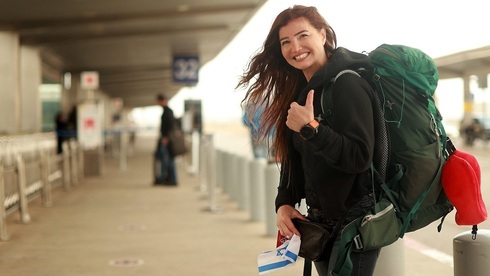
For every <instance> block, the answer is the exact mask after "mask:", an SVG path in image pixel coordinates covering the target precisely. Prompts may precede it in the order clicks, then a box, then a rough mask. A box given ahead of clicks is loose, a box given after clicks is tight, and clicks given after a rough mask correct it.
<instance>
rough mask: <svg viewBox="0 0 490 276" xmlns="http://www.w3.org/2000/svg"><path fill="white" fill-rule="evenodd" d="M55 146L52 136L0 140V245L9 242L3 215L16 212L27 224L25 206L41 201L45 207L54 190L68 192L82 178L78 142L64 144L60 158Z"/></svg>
mask: <svg viewBox="0 0 490 276" xmlns="http://www.w3.org/2000/svg"><path fill="white" fill-rule="evenodd" d="M56 145H57V144H56V134H55V133H39V134H30V135H11V136H0V241H6V240H8V239H9V235H8V232H7V225H6V217H7V215H9V214H11V213H13V212H15V211H19V216H20V221H21V222H22V223H29V222H30V220H31V217H30V214H29V208H28V205H29V202H31V201H33V200H34V199H36V198H38V197H41V198H42V202H43V205H44V206H46V207H49V206H51V205H52V193H51V191H52V190H53V189H54V188H56V187H58V186H62V187H63V188H64V189H65V190H69V189H70V187H71V186H72V185H75V184H78V183H79V181H80V179H81V178H82V175H83V173H82V172H83V165H82V164H81V162H83V157H82V152H81V150H80V147H79V145H78V142H77V141H76V140H74V139H71V140H68V141H65V142H64V143H63V153H62V154H57V153H56ZM58 180H60V181H58Z"/></svg>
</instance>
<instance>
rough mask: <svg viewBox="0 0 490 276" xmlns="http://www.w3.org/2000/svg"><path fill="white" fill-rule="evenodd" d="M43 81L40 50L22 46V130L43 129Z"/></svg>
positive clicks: (24, 131)
mask: <svg viewBox="0 0 490 276" xmlns="http://www.w3.org/2000/svg"><path fill="white" fill-rule="evenodd" d="M41 82H42V74H41V58H40V55H39V50H38V49H37V48H33V47H27V46H22V47H20V131H21V132H23V133H35V132H40V131H41V130H42V124H41V122H42V119H41V118H42V110H41V109H42V105H41V95H40V93H39V86H40V85H41Z"/></svg>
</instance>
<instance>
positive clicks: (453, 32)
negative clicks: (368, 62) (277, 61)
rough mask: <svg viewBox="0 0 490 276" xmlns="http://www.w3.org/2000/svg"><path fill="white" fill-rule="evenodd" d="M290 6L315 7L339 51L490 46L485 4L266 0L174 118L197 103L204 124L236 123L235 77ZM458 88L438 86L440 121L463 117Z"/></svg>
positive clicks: (238, 94) (468, 0) (175, 101)
mask: <svg viewBox="0 0 490 276" xmlns="http://www.w3.org/2000/svg"><path fill="white" fill-rule="evenodd" d="M294 4H301V5H307V6H316V7H317V8H318V10H319V12H320V13H321V14H322V15H323V16H324V17H325V19H326V20H327V22H328V23H329V24H330V25H331V26H332V27H333V29H334V30H335V32H336V34H337V41H338V46H342V47H346V48H348V49H350V50H353V51H358V52H369V51H371V50H373V49H375V48H376V47H377V46H378V45H380V44H383V43H388V44H405V45H408V46H411V47H415V48H419V49H421V50H422V51H424V52H425V53H427V54H428V55H430V56H431V57H433V58H437V57H442V56H445V55H449V54H454V53H457V52H460V51H465V50H471V49H475V48H480V47H484V46H488V45H490V35H488V34H487V33H486V30H487V29H488V27H490V20H488V12H489V11H490V1H486V0H465V1H461V0H458V1H456V0H445V1H444V0H411V1H397V0H370V1H365V0H364V1H363V0H350V1H343V0H335V1H331V0H310V1H291V0H269V1H268V2H266V3H265V4H264V6H263V7H262V8H261V9H260V10H259V11H258V12H257V13H256V14H255V15H254V16H253V17H252V19H251V20H250V21H249V23H248V24H247V25H246V26H245V27H244V28H243V29H242V30H241V31H240V33H239V34H238V35H237V36H236V37H235V38H234V39H233V40H232V42H231V43H230V44H229V45H228V46H227V47H226V48H225V49H223V51H222V52H221V53H220V54H219V55H218V56H217V57H216V58H215V59H213V60H212V61H210V62H209V63H207V64H205V65H203V67H202V68H201V69H200V73H199V83H198V85H197V86H195V87H192V88H184V89H182V90H181V91H180V92H179V93H178V94H177V95H176V96H174V97H173V98H172V99H171V101H170V103H169V105H170V107H171V108H172V109H173V110H174V113H175V114H176V116H181V115H182V113H183V105H184V104H183V102H184V100H186V99H200V100H201V101H202V109H203V120H204V122H205V123H206V122H218V123H229V122H235V121H236V122H239V121H240V116H241V109H240V101H241V99H242V98H243V96H244V92H243V91H236V90H235V87H236V84H237V81H238V77H239V76H240V75H241V74H242V73H243V69H244V68H245V66H246V65H247V63H248V61H249V59H250V57H251V56H252V54H253V53H254V52H256V51H257V50H259V49H260V47H261V46H262V44H263V42H264V40H265V37H266V36H267V33H268V31H269V28H270V26H271V24H272V22H273V20H274V19H275V17H276V16H277V14H279V13H280V12H281V11H282V10H284V9H286V8H288V7H291V6H293V5H294ZM462 85H463V84H462V81H461V80H449V81H440V82H439V86H438V89H437V91H436V97H437V98H438V101H439V103H438V105H439V107H440V110H441V113H442V114H443V116H444V117H448V118H450V119H453V118H454V119H459V117H461V116H462V112H463V110H462V95H463V92H462V90H463V87H462ZM442 93H444V95H443V94H442ZM448 99H449V100H448ZM455 99H456V100H455ZM457 99H461V101H458V100H457Z"/></svg>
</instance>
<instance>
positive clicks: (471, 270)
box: [453, 230, 490, 276]
mask: <svg viewBox="0 0 490 276" xmlns="http://www.w3.org/2000/svg"><path fill="white" fill-rule="evenodd" d="M472 236H473V234H472V233H471V231H467V232H463V233H461V234H459V235H457V236H456V237H454V239H453V260H454V276H468V275H471V276H484V275H488V274H489V271H490V259H489V258H490V230H478V234H477V236H476V239H475V240H473V238H472Z"/></svg>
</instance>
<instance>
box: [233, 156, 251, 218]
mask: <svg viewBox="0 0 490 276" xmlns="http://www.w3.org/2000/svg"><path fill="white" fill-rule="evenodd" d="M249 162H250V159H249V158H247V157H246V156H239V157H238V158H237V170H238V171H237V178H238V181H236V182H237V185H238V189H237V192H238V207H239V208H240V210H245V211H248V210H250V169H249V168H250V167H249V165H248V163H249Z"/></svg>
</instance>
